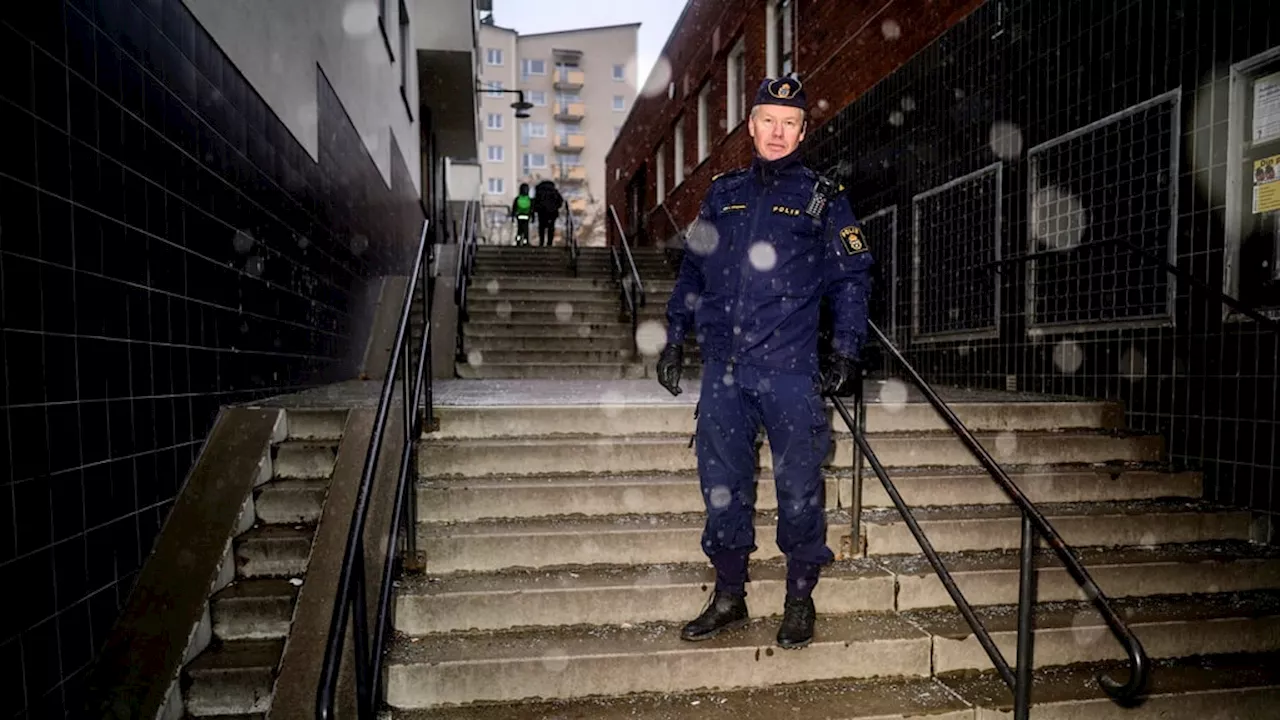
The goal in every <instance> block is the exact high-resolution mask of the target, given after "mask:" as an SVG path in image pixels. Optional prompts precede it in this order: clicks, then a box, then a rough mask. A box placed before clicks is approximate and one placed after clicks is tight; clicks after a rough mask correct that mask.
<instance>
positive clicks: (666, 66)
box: [640, 55, 671, 97]
mask: <svg viewBox="0 0 1280 720" xmlns="http://www.w3.org/2000/svg"><path fill="white" fill-rule="evenodd" d="M670 85H671V61H670V60H668V59H667V56H666V55H663V56H661V57H659V58H658V61H657V62H655V63H654V64H653V69H652V70H650V71H649V77H648V78H647V79H646V80H645V82H644V87H642V88H640V95H641V96H643V97H658V96H659V95H662V94H663V93H666V92H667V91H668V88H669V87H670Z"/></svg>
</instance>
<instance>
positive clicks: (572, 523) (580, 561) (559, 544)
mask: <svg viewBox="0 0 1280 720" xmlns="http://www.w3.org/2000/svg"><path fill="white" fill-rule="evenodd" d="M704 523H705V519H704V517H703V515H702V514H701V513H691V514H687V515H649V516H645V515H613V516H609V517H600V518H583V517H578V516H560V517H553V518H539V519H532V520H510V519H501V520H487V521H479V522H470V523H461V524H453V523H419V524H418V542H419V546H420V547H421V548H423V551H424V553H425V554H426V556H427V567H426V571H427V572H429V573H450V572H458V571H464V570H465V571H474V572H493V571H497V570H503V569H507V568H519V567H523V568H548V567H556V566H560V565H604V564H615V565H617V564H620V565H646V564H661V563H697V562H702V561H704V560H705V559H706V556H705V555H703V553H702V547H701V538H702V528H703V525H704ZM776 534H777V519H776V517H775V516H774V514H773V513H765V512H759V513H757V515H756V537H757V538H758V542H757V543H756V544H757V546H758V547H759V550H757V551H756V554H755V556H754V557H757V558H759V559H761V560H768V559H771V558H775V557H779V555H780V554H779V551H778V547H777V545H776V544H775V543H774V542H773V538H774V537H775V536H776ZM848 534H849V521H848V518H847V517H846V516H844V515H843V514H841V513H828V527H827V543H828V546H829V547H831V549H832V550H833V551H839V549H840V547H841V541H842V537H843V536H845V535H848Z"/></svg>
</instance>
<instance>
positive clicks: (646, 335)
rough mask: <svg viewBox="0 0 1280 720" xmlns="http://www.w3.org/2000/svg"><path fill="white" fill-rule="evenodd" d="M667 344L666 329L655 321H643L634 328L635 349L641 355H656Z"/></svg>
mask: <svg viewBox="0 0 1280 720" xmlns="http://www.w3.org/2000/svg"><path fill="white" fill-rule="evenodd" d="M666 344H667V329H666V328H665V327H663V326H662V323H660V322H658V321H657V320H645V321H644V322H642V323H640V325H639V326H637V327H636V347H638V348H639V349H640V354H641V355H657V354H658V353H660V352H662V348H663V347H665V346H666Z"/></svg>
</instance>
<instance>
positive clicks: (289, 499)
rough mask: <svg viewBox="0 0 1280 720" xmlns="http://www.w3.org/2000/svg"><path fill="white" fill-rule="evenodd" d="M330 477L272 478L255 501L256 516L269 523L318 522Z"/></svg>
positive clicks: (307, 523)
mask: <svg viewBox="0 0 1280 720" xmlns="http://www.w3.org/2000/svg"><path fill="white" fill-rule="evenodd" d="M328 493H329V478H327V477H325V478H320V479H314V480H312V479H309V480H272V481H271V482H269V483H267V484H266V485H263V486H262V488H261V489H260V490H259V492H258V497H257V499H256V500H255V501H254V502H255V507H256V509H257V512H258V519H259V520H260V521H262V522H263V523H266V524H268V525H297V524H304V525H314V524H316V523H318V522H320V513H321V512H322V511H323V510H324V499H325V496H326V495H328Z"/></svg>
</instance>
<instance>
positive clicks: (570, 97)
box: [556, 92, 582, 105]
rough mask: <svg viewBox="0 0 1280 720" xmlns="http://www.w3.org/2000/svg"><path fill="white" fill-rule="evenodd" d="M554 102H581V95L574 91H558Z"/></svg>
mask: <svg viewBox="0 0 1280 720" xmlns="http://www.w3.org/2000/svg"><path fill="white" fill-rule="evenodd" d="M556 102H557V103H559V104H561V105H568V104H569V103H580V102H582V96H581V95H579V94H578V93H576V92H558V93H556Z"/></svg>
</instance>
